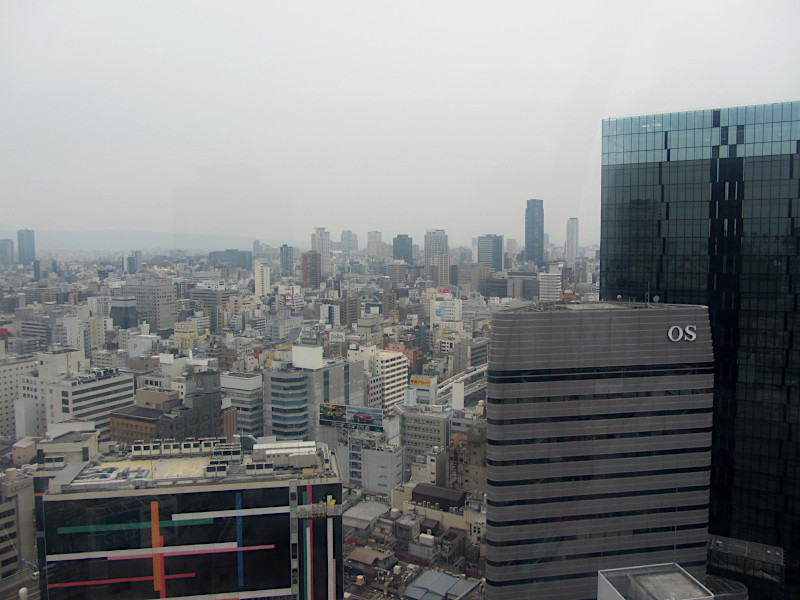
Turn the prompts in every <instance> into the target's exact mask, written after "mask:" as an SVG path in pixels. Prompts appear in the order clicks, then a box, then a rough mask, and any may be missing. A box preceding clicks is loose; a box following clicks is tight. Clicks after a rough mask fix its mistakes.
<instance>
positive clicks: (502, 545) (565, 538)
mask: <svg viewBox="0 0 800 600" xmlns="http://www.w3.org/2000/svg"><path fill="white" fill-rule="evenodd" d="M707 528H708V523H707V522H706V521H705V520H704V521H703V522H702V523H690V524H688V525H674V526H666V527H645V528H643V529H634V530H633V531H631V535H646V534H649V533H670V532H672V531H688V530H690V529H701V530H704V531H705V530H707ZM581 539H586V536H579V535H559V536H550V537H546V538H536V539H529V538H526V539H524V540H509V541H506V542H501V541H499V540H486V544H487V545H488V546H494V547H495V548H506V547H509V546H533V545H536V544H554V543H556V542H574V541H576V540H581Z"/></svg>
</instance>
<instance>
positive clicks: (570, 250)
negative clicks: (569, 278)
mask: <svg viewBox="0 0 800 600" xmlns="http://www.w3.org/2000/svg"><path fill="white" fill-rule="evenodd" d="M565 254H566V259H567V265H568V266H570V267H574V266H575V262H576V261H577V260H578V219H577V218H576V217H572V218H571V219H569V220H568V221H567V245H566V252H565Z"/></svg>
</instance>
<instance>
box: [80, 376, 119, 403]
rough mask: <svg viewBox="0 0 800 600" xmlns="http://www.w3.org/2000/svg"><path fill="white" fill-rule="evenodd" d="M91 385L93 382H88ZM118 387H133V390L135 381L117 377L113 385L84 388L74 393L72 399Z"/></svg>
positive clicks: (106, 384)
mask: <svg viewBox="0 0 800 600" xmlns="http://www.w3.org/2000/svg"><path fill="white" fill-rule="evenodd" d="M91 383H92V382H87V384H88V385H90V384H91ZM118 386H122V387H131V388H132V387H133V379H131V378H129V377H116V378H115V380H114V381H112V382H111V383H104V384H103V385H92V386H91V387H86V388H84V389H82V390H75V391H73V392H72V397H73V398H75V397H78V398H80V397H81V396H83V395H84V394H91V393H93V392H96V391H98V390H107V389H108V388H113V387H118Z"/></svg>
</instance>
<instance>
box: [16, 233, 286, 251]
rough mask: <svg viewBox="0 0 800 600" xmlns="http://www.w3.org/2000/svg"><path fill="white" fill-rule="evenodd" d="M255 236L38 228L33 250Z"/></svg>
mask: <svg viewBox="0 0 800 600" xmlns="http://www.w3.org/2000/svg"><path fill="white" fill-rule="evenodd" d="M0 238H8V239H12V240H14V250H15V251H16V250H17V232H16V231H0ZM254 239H256V238H252V237H246V236H237V235H216V234H206V233H182V232H170V233H164V232H159V231H143V230H137V229H107V230H101V231H40V230H36V250H37V252H38V251H40V250H41V251H46V250H72V251H77V252H113V251H121V252H128V251H130V250H146V251H151V250H164V251H168V250H172V249H182V250H226V249H228V248H236V249H237V250H252V249H253V240H254ZM260 241H261V242H262V243H264V244H269V245H273V246H274V245H278V246H279V245H281V244H287V243H288V244H291V243H292V242H289V241H281V242H278V241H276V240H267V239H261V240H260Z"/></svg>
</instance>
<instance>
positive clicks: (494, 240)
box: [478, 234, 503, 272]
mask: <svg viewBox="0 0 800 600" xmlns="http://www.w3.org/2000/svg"><path fill="white" fill-rule="evenodd" d="M478 262H479V263H481V264H484V265H486V266H488V267H489V268H490V269H491V270H492V271H495V272H500V271H502V270H503V236H502V235H496V234H488V235H482V236H480V237H479V238H478Z"/></svg>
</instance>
